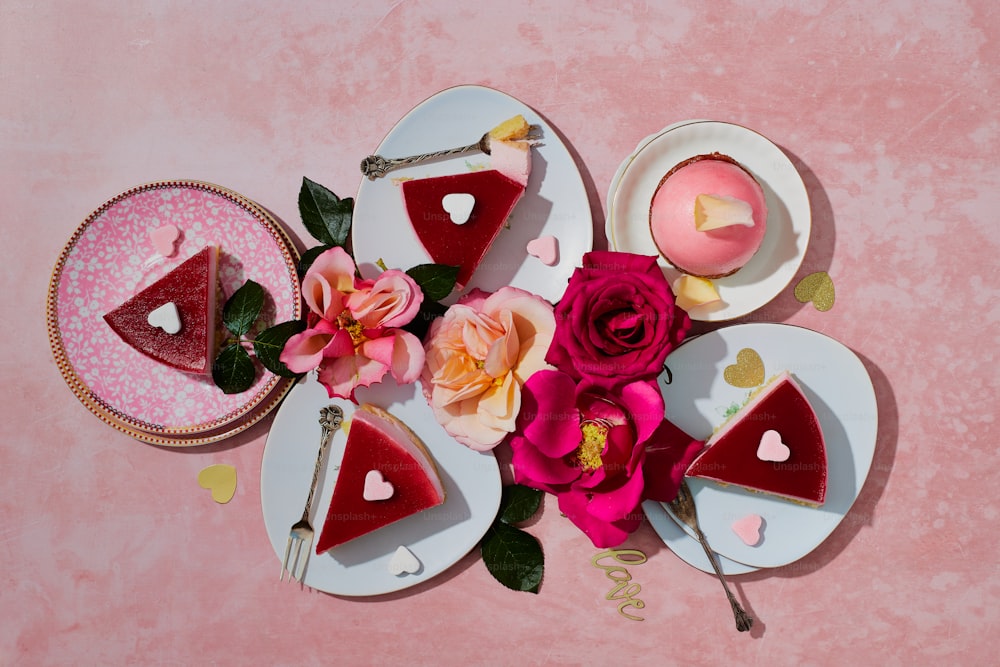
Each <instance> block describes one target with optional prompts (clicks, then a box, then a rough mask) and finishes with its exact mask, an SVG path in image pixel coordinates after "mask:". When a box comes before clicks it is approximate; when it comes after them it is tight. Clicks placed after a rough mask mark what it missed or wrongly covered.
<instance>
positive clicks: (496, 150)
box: [400, 115, 534, 289]
mask: <svg viewBox="0 0 1000 667" xmlns="http://www.w3.org/2000/svg"><path fill="white" fill-rule="evenodd" d="M530 129H531V126H530V125H528V123H527V121H526V120H525V119H524V117H523V116H520V115H518V116H514V117H513V118H510V119H508V120H506V121H504V122H503V123H501V124H500V125H497V126H496V127H494V128H493V129H492V130H491V131H490V133H489V137H490V138H489V145H490V167H491V168H490V169H488V170H485V171H473V172H469V173H463V174H449V175H447V176H433V177H430V178H420V179H414V180H409V181H403V182H402V185H401V187H400V191H401V192H402V196H403V206H404V208H405V209H406V214H407V215H408V216H409V218H410V223H411V224H412V225H413V230H414V231H415V232H416V234H417V238H418V239H419V240H420V243H421V244H422V245H423V246H424V250H426V251H427V254H428V255H430V256H431V259H432V260H433V261H434V262H435V263H437V264H445V265H448V266H457V267H459V271H458V277H457V279H456V288H457V289H462V288H463V287H465V285H466V284H467V283H468V282H469V280H470V279H471V278H472V274H473V273H474V272H475V270H476V269H477V268H478V267H479V264H480V263H481V262H482V261H483V257H484V256H485V255H486V253H487V251H488V250H489V249H490V246H492V245H493V242H494V241H495V240H496V238H497V236H498V235H499V234H500V230H501V229H502V228H503V225H504V223H506V222H507V218H508V217H510V214H511V212H512V211H513V210H514V206H515V205H517V202H518V201H520V200H521V197H523V196H524V191H525V188H526V187H527V185H528V178H529V176H530V175H531V147H532V145H534V141H533V140H532V139H530V138H528V132H529V130H530ZM446 197H450V198H455V197H460V198H464V199H465V200H466V201H467V203H465V204H463V205H462V206H460V207H458V208H456V207H455V206H454V205H451V204H449V203H448V202H447V201H446V199H445V198H446Z"/></svg>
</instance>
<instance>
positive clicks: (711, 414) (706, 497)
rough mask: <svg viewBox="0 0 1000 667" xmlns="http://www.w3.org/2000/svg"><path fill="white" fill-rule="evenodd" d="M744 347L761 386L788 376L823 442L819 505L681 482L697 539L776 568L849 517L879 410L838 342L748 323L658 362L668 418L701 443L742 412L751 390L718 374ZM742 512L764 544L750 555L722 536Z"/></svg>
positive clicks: (855, 362)
mask: <svg viewBox="0 0 1000 667" xmlns="http://www.w3.org/2000/svg"><path fill="white" fill-rule="evenodd" d="M745 347H749V348H752V349H754V350H756V351H757V353H758V354H759V355H760V357H761V359H762V360H763V362H764V374H765V376H766V377H771V376H773V375H775V374H777V373H779V372H780V371H783V370H787V371H789V372H791V373H792V374H793V375H794V376H795V379H796V380H797V381H798V383H799V385H800V386H801V387H802V390H803V391H804V392H805V394H806V397H807V398H808V399H809V402H810V404H811V405H812V407H813V409H814V410H815V411H816V416H817V417H818V418H819V421H820V425H821V427H822V429H823V436H824V439H825V440H826V455H827V473H828V479H827V492H826V502H825V503H824V504H823V506H822V507H819V508H812V507H806V506H803V505H797V504H795V503H791V502H787V501H783V500H779V499H777V498H774V497H770V496H765V495H763V494H758V493H752V492H750V491H744V490H742V489H739V488H737V487H734V486H728V487H723V486H720V485H717V484H715V483H713V482H709V481H707V480H700V479H697V478H688V480H687V481H688V486H690V488H691V493H692V494H693V495H694V498H695V502H696V503H697V505H698V520H699V523H700V524H701V527H702V531H703V532H704V533H705V537H707V538H708V542H709V544H710V545H712V548H713V549H714V550H715V551H716V552H717V553H719V554H721V555H723V556H725V557H726V558H729V559H731V560H733V561H736V562H738V563H743V564H746V565H750V566H752V567H779V566H782V565H787V564H788V563H792V562H794V561H796V560H798V559H800V558H802V557H803V556H805V555H806V554H808V553H809V552H810V551H812V550H813V549H815V548H816V547H817V546H819V545H820V544H821V543H822V542H823V541H824V540H825V539H826V538H827V537H828V536H829V535H830V533H831V532H833V530H834V528H836V527H837V525H839V524H840V522H841V520H843V518H844V516H845V515H846V514H847V512H848V511H849V510H850V509H851V506H852V505H853V504H854V501H855V499H856V498H857V497H858V493H860V491H861V487H862V486H863V485H864V483H865V479H867V477H868V471H869V469H870V468H871V463H872V457H873V455H874V453H875V440H876V436H877V431H878V405H877V402H876V400H875V390H874V388H873V387H872V383H871V378H870V377H869V376H868V371H867V370H865V367H864V365H863V364H862V363H861V360H860V359H858V357H857V356H856V355H855V354H854V353H853V352H851V350H849V349H848V348H847V347H845V346H844V345H842V344H841V343H839V342H837V341H835V340H833V339H832V338H829V337H827V336H824V335H823V334H820V333H817V332H815V331H812V330H810V329H805V328H802V327H796V326H791V325H786V324H769V323H754V324H739V325H734V326H730V327H725V328H723V329H719V330H717V331H713V332H711V333H706V334H702V335H700V336H698V337H696V338H693V339H691V340H689V341H687V342H685V343H684V344H683V345H681V346H680V347H678V348H677V349H676V350H674V351H673V352H672V353H671V354H670V356H668V357H667V361H666V367H667V368H668V369H669V370H670V374H671V376H672V381H671V382H670V384H666V374H664V375H663V376H661V377H660V388H661V390H662V391H663V397H664V401H665V403H666V406H667V410H666V416H667V418H668V419H670V420H671V421H673V422H674V423H675V424H677V426H679V427H680V428H681V429H683V430H684V431H685V432H687V433H689V434H691V435H692V436H694V437H696V438H702V439H707V438H708V437H709V435H711V433H712V430H713V429H714V428H715V427H717V426H718V425H719V424H720V423H722V421H724V419H725V413H726V410H727V409H728V408H729V407H730V406H732V405H733V404H742V403H743V401H744V400H745V399H746V397H747V395H748V393H749V391H750V390H749V389H740V388H737V387H733V386H731V385H729V384H727V383H726V381H725V380H724V379H723V370H724V369H725V367H726V366H728V365H730V364H733V363H735V360H736V353H737V352H738V351H739V350H741V349H743V348H745ZM665 509H666V508H665ZM667 512H668V513H669V509H667ZM751 513H755V514H759V515H760V516H762V517H763V518H764V521H765V528H764V539H763V541H762V542H761V543H760V544H759V545H758V546H756V547H750V546H747V545H746V544H744V543H743V541H742V540H740V538H739V537H737V536H736V534H735V533H734V532H733V530H732V527H731V526H732V523H733V522H734V521H736V520H738V519H739V518H741V517H743V516H746V515H747V514H751ZM682 528H684V529H685V532H687V533H688V535H689V536H690V535H691V531H690V529H688V528H687V527H685V526H682ZM689 539H690V540H691V541H692V542H694V541H695V540H694V538H693V537H689ZM668 546H670V544H669V543H668Z"/></svg>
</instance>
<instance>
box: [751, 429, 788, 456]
mask: <svg viewBox="0 0 1000 667" xmlns="http://www.w3.org/2000/svg"><path fill="white" fill-rule="evenodd" d="M791 453H792V450H790V449H789V448H788V445H786V444H785V443H783V442H782V441H781V434H780V433H778V432H777V431H774V430H770V431H764V435H762V436H760V444H759V445H757V458H758V459H760V460H761V461H776V462H779V463H780V462H781V461H787V460H788V457H789V456H791Z"/></svg>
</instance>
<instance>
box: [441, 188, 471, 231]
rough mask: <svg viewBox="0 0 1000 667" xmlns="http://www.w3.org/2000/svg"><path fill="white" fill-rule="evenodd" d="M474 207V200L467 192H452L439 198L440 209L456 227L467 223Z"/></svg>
mask: <svg viewBox="0 0 1000 667" xmlns="http://www.w3.org/2000/svg"><path fill="white" fill-rule="evenodd" d="M475 205H476V198H475V197H473V196H472V195H470V194H469V193H467V192H452V193H451V194H448V195H445V196H444V197H442V198H441V207H442V208H444V210H445V212H446V213H447V214H448V215H450V216H451V221H452V222H454V223H455V224H456V225H464V224H465V223H467V222H468V221H469V216H471V215H472V208H473V207H474V206H475Z"/></svg>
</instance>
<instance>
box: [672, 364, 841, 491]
mask: <svg viewBox="0 0 1000 667" xmlns="http://www.w3.org/2000/svg"><path fill="white" fill-rule="evenodd" d="M686 475H687V476H688V477H700V478H703V479H709V480H712V481H714V482H719V483H721V484H733V485H736V486H741V487H743V488H746V489H749V490H751V491H757V492H760V493H765V494H771V495H774V496H778V497H780V498H784V499H786V500H791V501H794V502H798V503H802V504H806V505H812V506H819V505H822V504H823V502H824V501H825V500H826V478H827V466H826V444H825V442H824V439H823V430H822V429H821V428H820V424H819V420H818V419H817V418H816V413H815V411H813V408H812V406H811V405H810V404H809V401H808V399H806V396H805V394H803V393H802V389H801V388H800V387H799V385H798V384H796V382H795V380H794V379H792V376H791V375H790V374H789V373H788V372H787V371H786V372H783V373H781V374H779V375H777V376H776V377H774V378H773V379H772V380H771V381H770V382H768V384H766V385H765V386H764V387H762V388H761V389H759V390H758V391H757V392H756V393H755V394H753V395H752V396H751V397H750V399H749V400H748V401H747V403H746V404H745V405H744V406H743V407H742V408H741V409H740V410H739V412H737V413H736V414H734V415H733V416H732V417H730V419H729V420H728V421H726V422H725V423H724V424H723V425H722V426H721V427H720V428H719V429H718V430H717V431H716V432H715V434H714V435H712V437H711V438H709V440H708V442H707V443H706V448H705V450H704V451H703V452H702V453H701V454H700V455H699V456H698V458H696V459H695V460H694V462H692V463H691V465H690V467H689V468H688V470H687V473H686Z"/></svg>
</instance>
